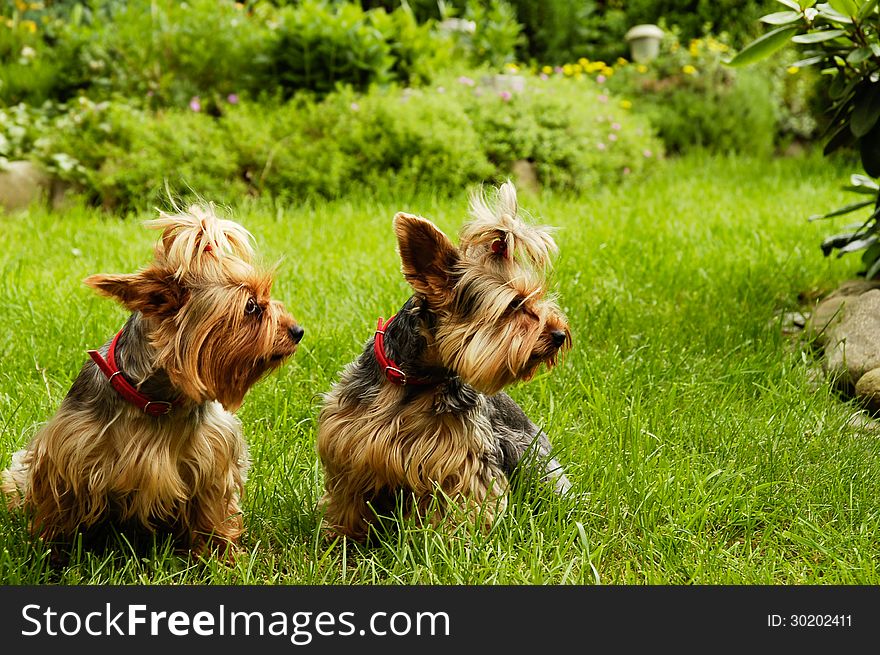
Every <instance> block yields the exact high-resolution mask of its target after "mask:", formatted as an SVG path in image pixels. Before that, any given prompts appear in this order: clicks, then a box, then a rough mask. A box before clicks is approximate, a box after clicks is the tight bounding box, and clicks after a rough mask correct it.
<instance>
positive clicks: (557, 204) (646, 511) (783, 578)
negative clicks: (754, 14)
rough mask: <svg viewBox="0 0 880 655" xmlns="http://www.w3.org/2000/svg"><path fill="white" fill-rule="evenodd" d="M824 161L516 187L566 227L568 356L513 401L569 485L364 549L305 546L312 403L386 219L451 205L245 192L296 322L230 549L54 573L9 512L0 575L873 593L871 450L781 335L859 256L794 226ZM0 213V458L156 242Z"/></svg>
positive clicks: (248, 213) (820, 187) (401, 294)
mask: <svg viewBox="0 0 880 655" xmlns="http://www.w3.org/2000/svg"><path fill="white" fill-rule="evenodd" d="M830 166H833V164H830V163H829V162H827V161H824V160H820V159H818V158H816V159H812V158H807V159H792V160H780V161H774V162H758V161H753V160H746V159H727V158H705V157H692V158H687V159H683V160H677V161H672V162H669V163H667V164H665V165H663V166H662V167H660V168H658V169H657V171H656V172H655V173H654V174H653V175H652V177H651V178H650V179H648V180H647V181H644V180H643V181H640V182H638V183H632V184H628V185H624V186H621V187H619V188H614V189H603V190H600V191H596V192H595V194H592V195H588V196H583V197H580V198H570V197H553V196H552V195H549V194H546V195H544V196H543V197H540V198H538V197H529V196H527V195H525V194H523V195H522V197H521V206H522V207H523V208H524V209H525V210H527V211H529V212H530V213H531V214H533V215H534V216H535V217H536V218H538V219H540V220H541V221H542V222H547V223H550V224H553V225H558V226H559V227H560V229H559V231H558V233H557V240H558V242H559V245H560V248H561V254H560V257H559V260H558V263H557V266H556V269H555V283H556V285H557V286H558V290H559V292H560V296H561V300H562V306H563V308H564V309H565V311H566V312H567V314H568V316H569V318H570V320H571V323H572V331H573V334H574V343H575V347H574V350H573V352H572V353H571V355H570V356H569V357H568V358H567V360H566V361H565V363H564V364H563V365H562V366H561V367H560V368H558V369H557V370H555V371H554V372H553V373H552V374H549V375H542V376H539V377H538V378H537V379H536V380H534V381H533V382H531V383H529V384H525V385H520V386H517V387H515V388H513V389H512V391H511V393H512V395H513V396H514V397H515V398H516V399H517V400H518V401H519V402H520V403H521V404H522V405H523V407H524V408H525V409H526V411H527V412H528V413H529V415H530V416H531V417H532V418H533V419H534V420H535V421H536V422H538V423H540V424H542V425H543V426H544V428H545V429H546V430H548V432H549V433H550V434H551V438H552V440H553V443H554V444H555V445H556V447H557V448H558V449H559V451H560V454H559V458H560V460H561V461H562V462H563V463H564V464H565V465H566V466H567V468H568V473H569V478H570V479H571V480H572V482H573V484H574V486H575V490H574V491H575V492H576V493H575V495H574V496H573V497H572V498H569V499H564V500H560V499H558V498H556V497H554V496H553V495H552V493H548V492H547V491H546V490H544V489H542V488H540V487H535V486H534V485H528V484H527V485H523V486H522V487H521V488H519V489H518V490H517V491H515V492H514V498H515V501H514V502H513V503H512V504H511V508H510V511H509V512H508V513H507V514H506V515H505V516H504V518H503V519H502V520H501V521H500V522H499V523H498V524H497V526H496V528H495V529H494V530H493V531H492V532H491V533H490V534H488V535H480V534H474V533H473V532H472V531H470V530H469V529H468V528H467V527H463V528H462V529H461V530H459V531H458V532H456V533H455V534H453V535H451V536H445V535H442V534H439V533H436V532H434V531H432V530H430V529H423V528H419V527H417V526H415V525H412V524H410V525H405V526H404V527H403V529H402V530H401V531H400V532H399V533H397V534H395V535H390V536H389V537H388V538H387V540H386V542H385V543H384V544H382V545H380V546H378V547H374V548H369V549H367V548H361V547H357V546H353V545H351V544H347V545H346V544H344V543H329V542H326V541H325V540H324V539H323V538H322V537H321V536H320V533H319V519H320V517H319V516H318V514H317V512H316V510H315V503H316V501H317V498H318V495H319V490H320V484H321V475H320V468H319V466H318V464H317V462H316V456H315V451H314V434H315V416H316V411H317V407H318V405H319V401H320V398H319V394H320V393H321V392H322V391H324V390H326V389H327V388H328V387H329V385H330V384H331V383H332V382H333V380H334V379H335V377H336V374H337V372H338V371H339V370H340V368H341V367H342V366H343V365H344V364H345V363H346V362H348V361H349V360H350V359H351V358H352V357H354V356H355V355H356V354H357V353H359V352H360V350H361V348H362V344H363V342H364V340H365V339H367V338H368V337H369V336H370V334H371V331H372V330H373V328H374V326H375V320H376V317H377V316H378V315H382V316H385V317H387V316H388V315H390V314H391V313H392V312H394V311H395V310H396V309H397V308H398V307H399V306H400V305H401V304H402V303H403V301H404V300H405V299H406V297H407V296H408V288H407V286H406V284H405V282H404V281H403V280H402V278H401V276H400V274H399V262H398V259H397V255H396V253H395V241H394V236H393V233H392V230H391V217H392V216H393V214H394V213H395V212H396V211H398V210H408V211H412V212H415V213H421V214H422V215H424V216H427V217H429V218H431V219H433V220H435V221H436V222H437V223H438V224H439V225H440V226H442V227H443V228H444V229H446V230H447V231H448V232H449V233H454V232H455V231H456V229H457V227H458V226H459V225H460V223H461V221H462V220H463V219H464V208H465V205H466V198H465V196H464V194H462V196H461V197H460V198H456V199H454V200H443V199H437V198H434V197H432V196H430V195H424V196H423V197H421V198H416V199H400V200H398V201H396V202H395V201H386V200H376V199H371V198H364V199H353V200H349V201H346V202H336V203H332V204H327V205H320V206H315V207H311V206H309V207H300V208H280V209H279V208H272V207H270V206H269V205H268V204H259V203H258V204H251V203H248V202H243V203H242V204H241V205H240V206H239V207H235V208H232V212H231V213H232V214H233V216H234V217H236V218H237V219H238V220H240V221H241V222H242V223H244V224H245V225H246V226H247V227H248V228H249V229H250V230H251V231H252V232H253V233H254V234H255V236H256V240H257V246H258V249H259V251H260V252H261V253H262V257H263V259H264V261H265V262H266V263H267V264H273V263H276V262H277V261H278V260H281V263H280V267H279V269H278V270H279V273H278V279H277V282H276V286H275V292H274V295H275V296H276V297H277V298H279V299H282V300H284V301H285V302H286V303H287V305H288V307H289V308H290V309H292V311H293V313H294V315H295V316H296V317H297V318H298V319H299V320H300V322H301V323H302V325H303V326H304V327H305V329H306V336H305V339H304V341H303V344H302V346H301V348H300V351H299V352H298V354H297V355H296V357H295V359H294V360H293V361H292V362H291V363H290V364H288V365H287V366H285V367H284V368H283V369H282V370H281V371H280V372H279V373H277V374H275V375H273V376H272V377H270V378H269V379H267V380H265V381H263V382H262V383H260V384H259V385H258V386H257V387H256V388H255V389H254V390H252V391H251V393H250V394H249V396H248V397H247V399H246V401H245V405H244V407H243V408H242V410H241V411H240V416H241V419H242V420H243V422H244V426H245V435H246V438H247V440H248V442H249V443H250V448H251V456H252V459H253V465H252V469H251V475H250V478H249V481H248V485H247V495H246V498H245V501H244V507H245V511H246V516H245V523H246V526H247V530H248V532H247V535H246V537H245V539H244V543H243V546H244V551H245V552H244V553H243V554H242V555H241V557H239V559H238V560H237V562H236V563H235V564H234V565H232V566H225V565H223V564H219V563H215V562H201V561H198V560H192V559H186V558H181V557H179V556H176V555H174V554H173V553H171V552H170V550H169V549H168V547H167V544H163V543H159V544H157V546H156V549H155V552H154V553H153V554H152V556H150V557H143V556H136V555H133V554H132V553H130V552H128V551H127V550H126V549H125V548H124V546H121V547H120V548H119V549H118V550H117V551H115V552H114V553H112V554H105V555H96V554H93V553H81V554H78V555H75V556H74V558H73V560H72V561H71V563H70V564H69V565H67V566H64V567H60V568H59V567H53V566H52V565H51V564H50V561H49V557H48V555H47V553H46V549H45V548H44V547H43V546H42V545H41V544H39V543H34V542H32V541H31V540H29V539H28V537H27V535H26V530H25V526H24V523H23V521H22V519H21V517H19V516H17V515H14V514H9V513H6V512H4V511H2V510H0V539H2V548H0V583H3V584H33V583H63V584H69V583H90V584H109V583H161V584H168V583H175V584H179V583H232V584H239V583H242V584H245V583H249V584H272V583H284V584H300V583H302V584H373V583H379V584H400V583H429V584H457V583H463V584H496V583H513V584H520V583H524V584H546V583H594V582H601V583H650V584H653V583H704V584H714V583H772V584H782V583H864V584H877V583H878V582H880V574H878V573H877V561H878V555H880V546H878V541H877V538H876V535H877V534H878V532H880V518H878V503H877V500H876V499H877V498H878V497H880V475H878V473H880V455H878V451H880V447H878V441H877V439H878V437H877V436H875V435H873V434H870V433H867V432H865V431H860V430H859V429H857V428H855V427H852V426H851V425H850V424H849V423H848V419H849V418H850V416H851V415H852V414H853V413H854V412H855V411H856V408H855V407H854V406H852V405H849V404H846V403H844V402H842V401H841V400H840V399H839V398H837V397H836V396H835V395H834V393H833V392H832V391H831V390H830V389H829V388H828V386H827V385H825V384H823V383H819V384H818V385H817V384H815V383H813V382H811V377H810V369H811V367H812V364H813V363H812V361H811V354H810V351H809V348H808V346H807V345H806V344H800V343H794V344H792V343H791V342H790V340H789V338H788V337H785V336H783V335H782V333H781V330H780V312H783V311H790V310H793V309H795V308H797V306H798V302H799V301H798V296H799V294H801V293H804V292H807V293H816V292H817V291H821V290H830V289H831V288H832V287H833V286H834V285H835V284H836V283H837V282H839V281H840V280H842V279H844V278H846V277H849V276H851V275H853V274H854V273H855V271H856V266H857V261H856V260H854V259H842V260H833V259H823V257H822V255H821V252H820V251H819V248H818V244H819V242H820V240H821V238H822V237H823V236H824V234H825V233H826V231H827V227H828V226H827V225H816V224H809V223H807V222H806V219H805V217H806V216H808V215H810V214H812V213H816V212H818V211H821V210H823V209H826V208H833V207H836V206H838V205H839V204H841V201H842V195H843V194H842V193H840V192H839V191H838V189H839V187H840V186H841V184H842V183H844V182H845V181H846V177H847V175H846V171H845V170H844V169H843V168H841V169H839V175H838V177H837V179H834V176H833V175H829V174H828V167H830ZM834 170H837V169H834ZM146 217H147V216H142V217H138V218H139V219H140V218H146ZM0 220H2V222H3V230H2V237H0V240H2V247H0V353H2V368H0V465H5V464H7V463H8V461H9V457H10V454H11V452H12V451H13V450H14V449H16V448H19V447H21V446H22V445H23V444H24V443H25V442H26V440H27V439H28V438H29V436H30V434H31V433H32V432H33V430H34V428H35V426H36V425H37V424H38V423H39V422H40V421H43V420H45V419H46V418H47V417H48V416H49V415H50V414H51V413H52V412H54V411H55V409H56V408H57V406H58V404H59V403H60V401H61V399H62V398H63V396H64V394H65V393H66V392H67V389H68V386H69V385H70V383H71V381H72V380H73V378H74V376H75V375H76V374H77V372H78V370H79V368H80V366H81V365H82V363H83V361H84V357H85V353H84V351H85V349H87V348H90V347H95V346H97V345H100V344H101V343H103V342H104V340H106V339H107V338H108V336H110V335H112V334H113V333H114V332H115V331H116V330H117V329H118V328H119V326H120V325H121V323H122V321H123V320H124V317H125V314H124V312H123V310H121V309H120V308H118V307H116V306H115V305H114V304H113V303H111V302H109V301H107V300H103V299H99V298H97V297H96V296H94V295H93V294H92V293H91V292H90V291H89V290H88V289H86V288H85V287H84V286H83V285H82V284H81V280H82V278H84V277H85V276H86V275H88V274H91V273H95V272H114V271H118V272H127V271H131V270H134V269H135V268H137V267H139V266H141V265H143V264H145V263H146V262H147V261H148V259H149V257H150V253H151V247H152V243H153V240H154V238H155V234H153V233H150V232H148V231H147V230H144V229H143V228H142V227H141V226H140V224H139V220H133V219H131V218H129V219H126V220H120V219H119V218H116V217H107V216H103V215H101V214H100V213H99V212H97V211H93V210H84V209H74V210H71V211H69V212H67V213H64V214H53V213H47V212H45V211H42V210H34V211H32V212H30V213H29V214H26V215H24V216H5V217H2V218H0Z"/></svg>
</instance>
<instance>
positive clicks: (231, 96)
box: [226, 93, 238, 105]
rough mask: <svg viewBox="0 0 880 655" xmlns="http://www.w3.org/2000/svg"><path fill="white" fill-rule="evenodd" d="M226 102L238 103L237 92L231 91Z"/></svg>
mask: <svg viewBox="0 0 880 655" xmlns="http://www.w3.org/2000/svg"><path fill="white" fill-rule="evenodd" d="M226 102H228V103H229V104H230V105H237V104H238V95H237V94H235V93H230V94H229V95H228V96H226Z"/></svg>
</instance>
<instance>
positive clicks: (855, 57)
mask: <svg viewBox="0 0 880 655" xmlns="http://www.w3.org/2000/svg"><path fill="white" fill-rule="evenodd" d="M872 54H873V53H872V52H871V48H856V49H855V50H853V51H852V52H851V53H849V55H847V57H846V63H848V64H850V65H851V66H856V65H858V64H861V63H862V62H863V61H865V60H866V59H867V58H868V57H870V56H871V55H872Z"/></svg>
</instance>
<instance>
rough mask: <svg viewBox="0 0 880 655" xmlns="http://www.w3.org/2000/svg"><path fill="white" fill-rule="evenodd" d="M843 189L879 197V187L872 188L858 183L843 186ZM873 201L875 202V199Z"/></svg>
mask: <svg viewBox="0 0 880 655" xmlns="http://www.w3.org/2000/svg"><path fill="white" fill-rule="evenodd" d="M843 190H844V191H849V192H850V193H858V194H861V195H863V196H871V197H872V198H876V197H877V189H871V188H869V187H866V186H857V185H853V184H849V185H847V186H845V187H843ZM871 202H873V200H872V201H871Z"/></svg>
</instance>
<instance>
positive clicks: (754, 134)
mask: <svg viewBox="0 0 880 655" xmlns="http://www.w3.org/2000/svg"><path fill="white" fill-rule="evenodd" d="M729 52H730V48H729V46H727V45H726V44H725V43H723V42H722V41H720V40H718V39H716V38H714V37H706V38H704V39H693V40H691V41H690V43H689V44H688V45H687V46H684V45H680V44H679V42H678V39H677V38H676V36H675V35H674V34H668V35H667V36H666V38H665V39H664V44H663V48H662V53H661V56H660V57H658V58H657V59H656V60H654V61H652V62H651V63H650V64H635V65H633V64H628V65H621V66H618V67H616V68H615V72H614V74H613V75H609V76H608V81H607V84H608V86H609V88H611V89H613V90H615V91H617V92H618V93H623V94H626V95H627V96H628V97H631V98H632V99H633V102H634V104H635V107H636V109H637V110H638V111H639V112H640V113H644V114H645V115H646V116H647V117H648V118H649V120H650V121H651V124H652V125H654V127H655V128H656V129H657V133H658V134H659V136H660V138H661V139H663V142H664V143H665V144H666V147H667V148H668V149H669V150H670V151H671V152H678V153H680V152H684V151H687V150H689V149H691V148H705V149H707V150H711V151H715V152H743V153H751V154H755V155H761V156H766V155H768V154H770V153H772V152H773V150H774V148H775V145H776V143H777V127H778V120H779V118H780V111H781V110H780V106H781V99H780V98H779V97H778V96H777V95H776V94H775V91H776V90H777V89H776V88H775V87H774V82H773V79H772V78H771V77H770V76H769V75H767V74H765V72H763V71H744V72H741V73H740V72H738V71H734V70H732V69H730V68H728V67H726V66H724V65H723V59H724V58H725V57H727V56H729Z"/></svg>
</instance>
